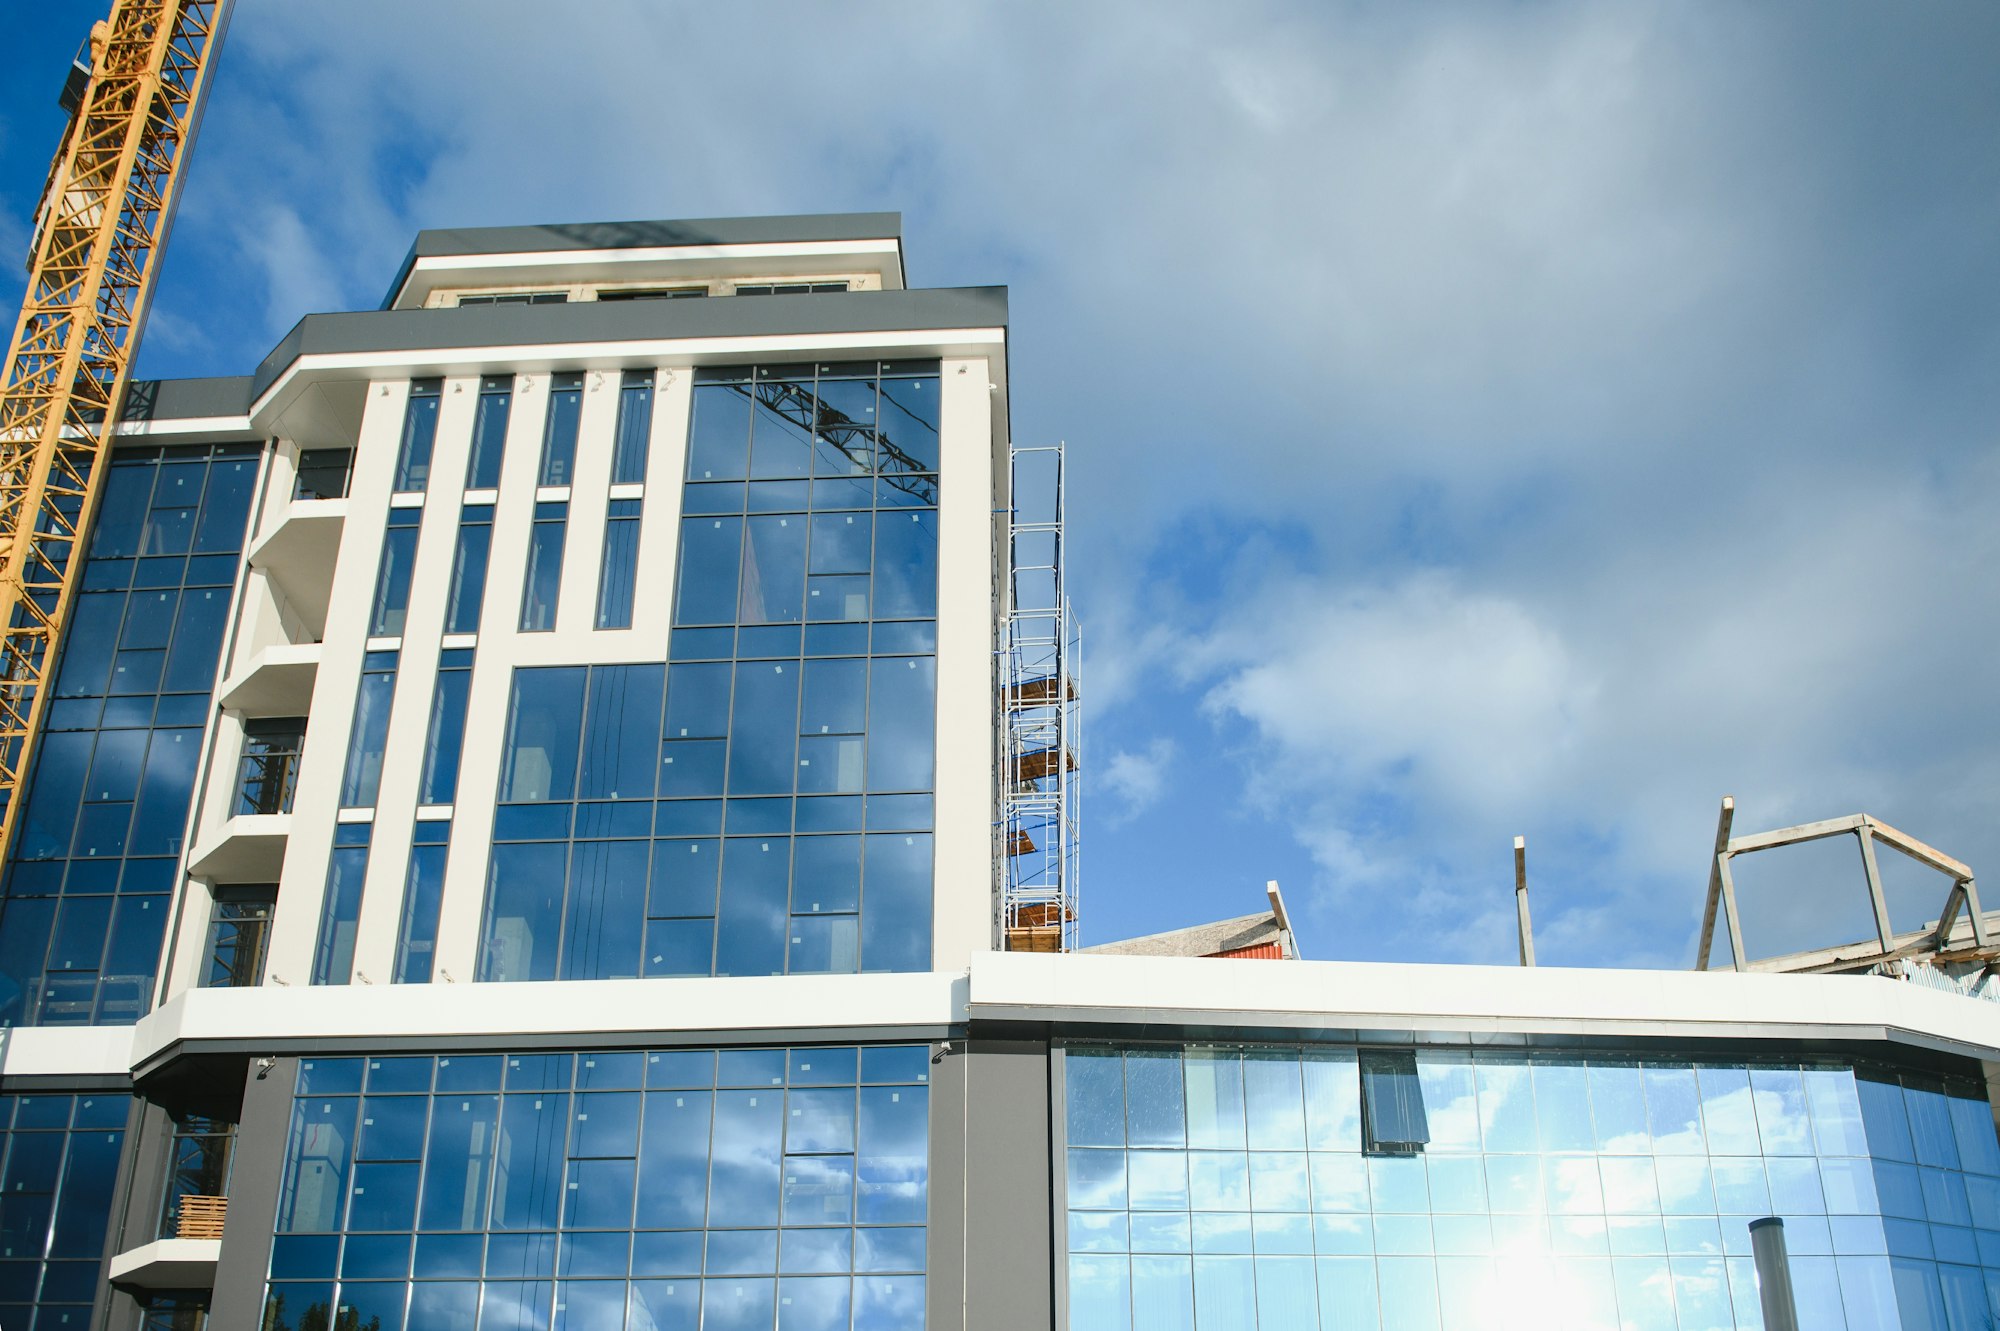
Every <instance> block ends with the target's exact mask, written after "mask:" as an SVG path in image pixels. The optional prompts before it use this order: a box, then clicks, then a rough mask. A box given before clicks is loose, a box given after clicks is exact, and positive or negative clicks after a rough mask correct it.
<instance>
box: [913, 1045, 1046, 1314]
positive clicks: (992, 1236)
mask: <svg viewBox="0 0 2000 1331" xmlns="http://www.w3.org/2000/svg"><path fill="white" fill-rule="evenodd" d="M959 1047H960V1048H962V1049H963V1050H964V1052H963V1053H958V1054H954V1055H952V1056H950V1057H948V1058H946V1059H945V1061H944V1063H942V1064H941V1065H939V1067H938V1069H937V1072H936V1073H935V1074H934V1075H933V1078H932V1090H931V1105H932V1110H931V1129H932V1133H933V1136H932V1147H931V1161H932V1165H931V1216H932V1220H931V1233H930V1260H931V1270H930V1285H929V1316H928V1321H929V1327H930V1331H1030V1329H1031V1328H1036V1327H1052V1326H1053V1325H1054V1311H1053V1309H1054V1294H1053V1290H1054V1284H1053V1271H1052V1267H1051V1261H1052V1257H1051V1254H1052V1251H1053V1249H1052V1246H1051V1241H1050V1234H1051V1217H1052V1215H1053V1212H1054V1207H1055V1198H1054V1194H1053V1192H1052V1186H1053V1185H1052V1175H1051V1172H1050V1170H1051V1165H1050V1157H1049V1104H1050V1101H1049V1050H1048V1045H1047V1044H1046V1043H1045V1042H1042V1041H1039V1040H1020V1041H1014V1040H973V1041H971V1042H970V1043H967V1044H961V1045H960V1046H959ZM968 1198H971V1199H973V1200H972V1201H971V1202H970V1204H968V1201H967V1199H968Z"/></svg>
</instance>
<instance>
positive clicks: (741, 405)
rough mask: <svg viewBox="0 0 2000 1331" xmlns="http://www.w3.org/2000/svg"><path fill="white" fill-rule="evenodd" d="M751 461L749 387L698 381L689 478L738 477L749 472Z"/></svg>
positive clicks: (689, 449) (691, 434)
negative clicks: (699, 382)
mask: <svg viewBox="0 0 2000 1331" xmlns="http://www.w3.org/2000/svg"><path fill="white" fill-rule="evenodd" d="M749 461H750V395H749V391H748V389H747V387H739V386H737V385H722V384H697V385H696V386H695V390H694V411H693V419H692V421H691V423H690V425H689V428H688V479H689V480H730V479H738V478H741V477H743V476H746V475H748V474H749V470H748V469H749Z"/></svg>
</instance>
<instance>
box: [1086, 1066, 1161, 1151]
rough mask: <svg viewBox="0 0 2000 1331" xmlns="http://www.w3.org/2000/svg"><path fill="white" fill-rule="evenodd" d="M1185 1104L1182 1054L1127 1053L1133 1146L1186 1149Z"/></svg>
mask: <svg viewBox="0 0 2000 1331" xmlns="http://www.w3.org/2000/svg"><path fill="white" fill-rule="evenodd" d="M1071 1066H1073V1064H1072V1065H1071ZM1073 1103H1074V1101H1073V1100H1072V1104H1073ZM1185 1103H1186V1101H1185V1092H1184V1090H1183V1088H1182V1085H1181V1056H1180V1051H1179V1050H1175V1049H1133V1050H1128V1051H1127V1052H1126V1054H1125V1115H1126V1117H1125V1130H1126V1139H1127V1140H1128V1141H1130V1142H1131V1144H1132V1145H1134V1146H1185V1145H1186V1144H1187V1126H1186V1122H1185V1119H1184V1117H1183V1115H1184V1112H1185V1111H1184V1105H1185ZM1072 1140H1074V1138H1072ZM1105 1144H1106V1145H1111V1144H1114V1143H1109V1142H1107V1143H1105Z"/></svg>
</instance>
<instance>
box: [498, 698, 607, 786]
mask: <svg viewBox="0 0 2000 1331" xmlns="http://www.w3.org/2000/svg"><path fill="white" fill-rule="evenodd" d="M587 676H588V671H586V670H585V669H584V668H583V667H581V666H559V667H553V668H544V669H536V670H520V671H516V672H515V675H514V698H513V703H512V705H511V707H510V708H509V710H508V728H507V746H506V749H505V751H504V754H503V756H502V759H501V769H500V770H501V777H500V798H501V800H502V801H503V802H509V803H511V802H517V801H533V800H568V799H570V798H572V792H573V791H574V790H575V788H576V784H575V783H576V763H577V747H578V745H579V743H580V742H581V738H582V730H583V702H584V684H585V680H586V678H587Z"/></svg>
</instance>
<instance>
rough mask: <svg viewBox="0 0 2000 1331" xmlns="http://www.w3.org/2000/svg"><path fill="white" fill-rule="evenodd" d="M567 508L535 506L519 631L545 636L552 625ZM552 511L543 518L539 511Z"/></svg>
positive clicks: (545, 505) (566, 527)
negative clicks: (543, 634)
mask: <svg viewBox="0 0 2000 1331" xmlns="http://www.w3.org/2000/svg"><path fill="white" fill-rule="evenodd" d="M566 508H567V505H562V504H540V505H537V506H536V509H537V511H536V515H535V522H534V526H533V527H532V528H531V529H530V530H529V533H528V572H527V579H526V581H525V582H524V584H523V585H522V588H521V632H523V633H548V632H552V631H554V629H555V626H556V599H557V597H558V596H559V595H560V594H561V592H562V561H563V540H564V534H565V532H566V531H567V529H568V522H567V520H566V513H565V512H564V510H565V509H566ZM543 509H549V510H554V511H553V512H551V513H549V514H548V515H547V516H544V515H543V513H542V512H541V510H543Z"/></svg>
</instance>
